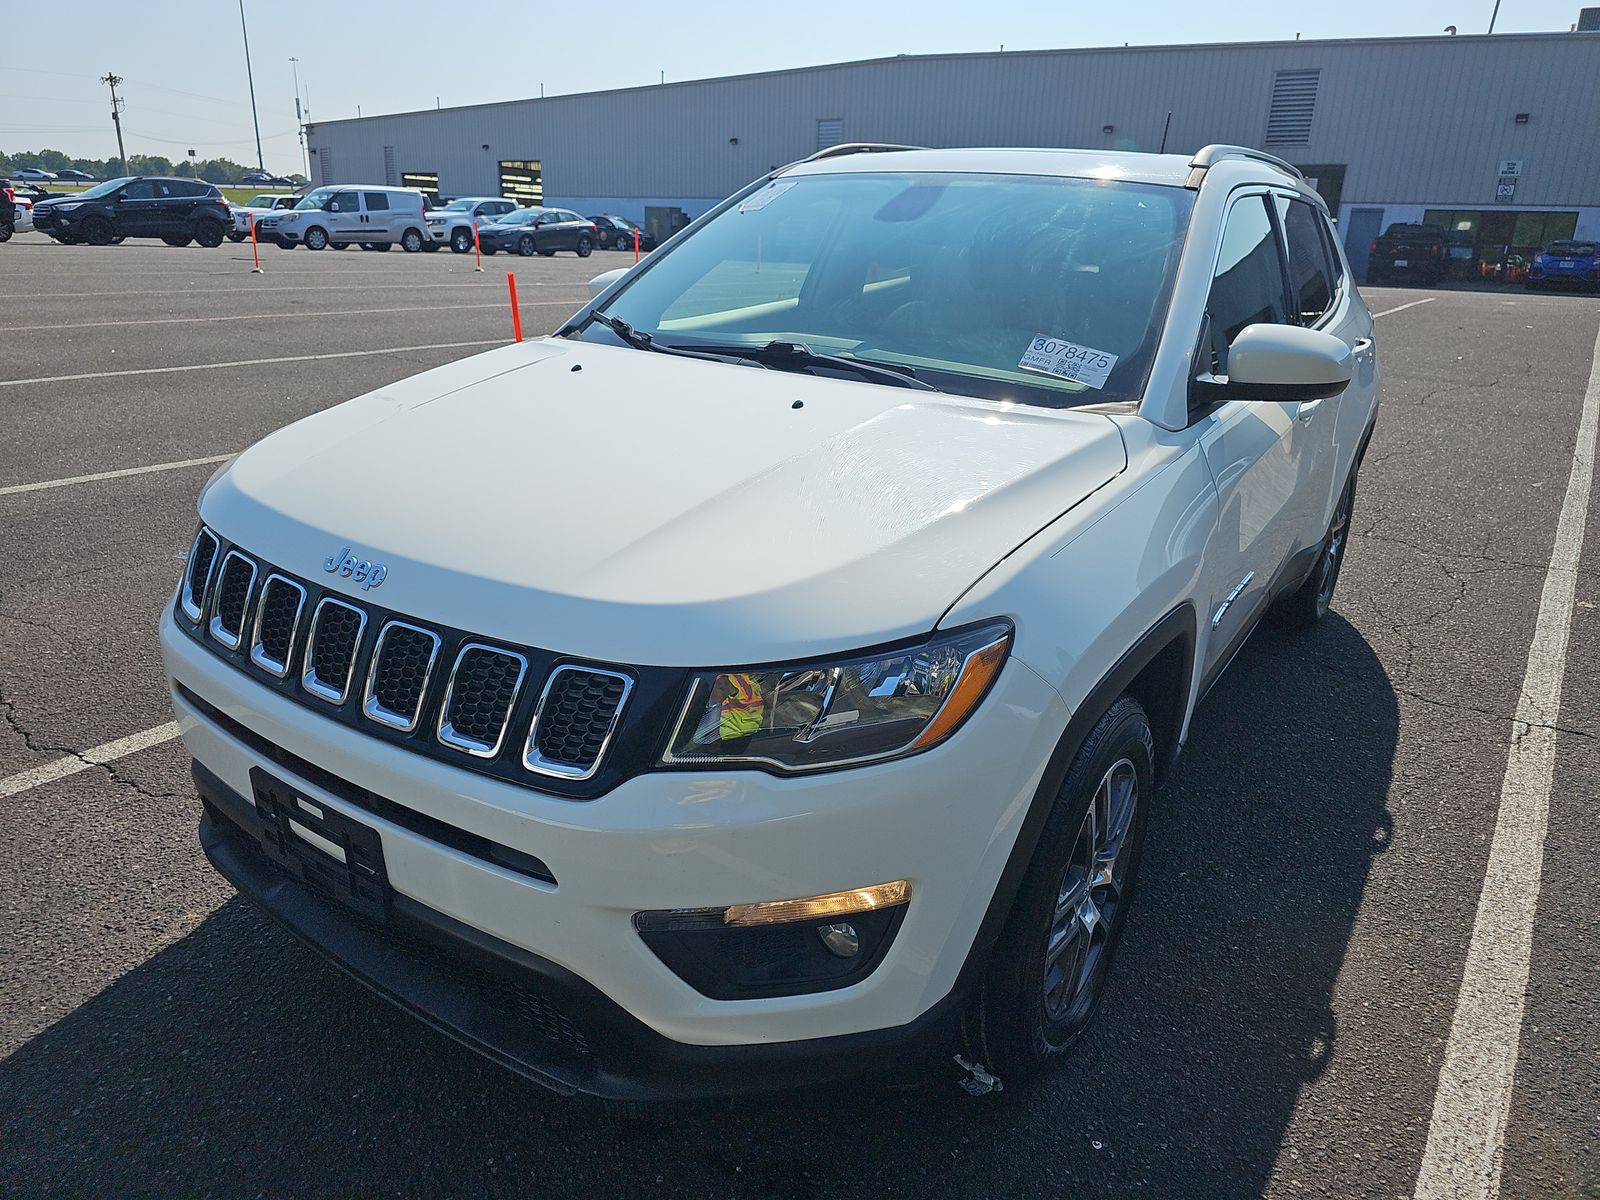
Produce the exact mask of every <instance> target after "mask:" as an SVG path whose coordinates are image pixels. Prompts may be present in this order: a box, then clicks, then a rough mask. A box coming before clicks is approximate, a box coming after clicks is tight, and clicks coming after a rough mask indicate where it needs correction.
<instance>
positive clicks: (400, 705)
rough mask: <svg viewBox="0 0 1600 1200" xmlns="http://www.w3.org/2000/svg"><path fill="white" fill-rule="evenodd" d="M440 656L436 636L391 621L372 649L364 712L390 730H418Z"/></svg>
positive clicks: (429, 632) (427, 631) (423, 630)
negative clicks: (429, 684) (424, 698)
mask: <svg viewBox="0 0 1600 1200" xmlns="http://www.w3.org/2000/svg"><path fill="white" fill-rule="evenodd" d="M438 657H439V635H438V634H437V633H434V632H433V631H432V630H431V629H424V628H422V627H421V626H420V625H411V624H408V623H407V622H405V621H390V622H389V623H388V624H387V625H385V626H384V627H383V629H382V630H380V631H379V633H378V642H377V645H375V646H374V647H373V649H372V666H371V667H370V668H369V669H368V671H367V695H366V698H365V699H364V700H363V701H362V703H361V711H362V712H364V713H366V714H367V716H369V717H371V718H372V719H373V720H374V721H377V722H380V723H381V724H384V725H387V726H389V727H390V728H391V729H402V730H405V731H406V732H407V733H409V732H410V731H411V730H413V729H415V728H416V727H417V720H418V718H419V717H421V716H422V698H423V697H424V696H425V695H426V694H427V691H428V679H429V677H430V676H431V675H432V674H433V664H434V662H435V661H436V660H437V659H438Z"/></svg>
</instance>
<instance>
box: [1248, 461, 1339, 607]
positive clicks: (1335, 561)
mask: <svg viewBox="0 0 1600 1200" xmlns="http://www.w3.org/2000/svg"><path fill="white" fill-rule="evenodd" d="M1356 465H1357V466H1360V464H1359V463H1357V464H1356ZM1355 503H1356V472H1355V469H1354V468H1352V469H1351V471H1350V478H1349V479H1347V480H1346V481H1345V485H1344V491H1343V492H1341V493H1340V494H1339V503H1337V504H1335V505H1334V506H1333V517H1332V518H1331V519H1330V520H1329V521H1328V530H1327V532H1326V533H1325V534H1323V536H1322V545H1321V547H1320V548H1319V549H1318V551H1317V565H1316V566H1314V567H1312V568H1311V574H1310V575H1308V576H1306V580H1305V582H1304V583H1302V584H1301V585H1300V586H1299V587H1297V588H1295V590H1294V591H1292V592H1290V593H1289V594H1288V595H1287V596H1284V597H1282V598H1281V599H1280V600H1278V602H1277V603H1276V604H1274V605H1273V606H1272V608H1271V609H1269V610H1268V612H1269V615H1270V616H1271V617H1272V619H1273V620H1274V621H1275V622H1277V623H1278V624H1279V625H1282V626H1284V627H1285V628H1288V629H1310V628H1311V627H1312V626H1313V625H1315V624H1316V623H1317V622H1318V621H1320V620H1322V618H1323V617H1325V616H1327V615H1328V609H1329V608H1331V607H1332V606H1333V589H1334V588H1335V587H1337V586H1338V585H1339V571H1340V569H1341V568H1343V566H1344V556H1345V550H1346V547H1347V543H1348V542H1349V538H1350V514H1351V513H1352V512H1353V511H1354V510H1355Z"/></svg>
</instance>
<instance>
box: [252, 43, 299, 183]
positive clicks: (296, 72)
mask: <svg viewBox="0 0 1600 1200" xmlns="http://www.w3.org/2000/svg"><path fill="white" fill-rule="evenodd" d="M289 62H290V63H291V64H293V67H294V123H295V126H296V128H297V129H298V130H299V132H300V158H301V159H302V161H304V163H305V167H306V179H307V180H309V179H310V178H311V155H309V154H307V153H306V118H305V113H304V112H303V111H302V110H301V108H300V60H299V59H298V58H291V59H290V60H289ZM265 169H266V168H265V167H263V168H262V170H265Z"/></svg>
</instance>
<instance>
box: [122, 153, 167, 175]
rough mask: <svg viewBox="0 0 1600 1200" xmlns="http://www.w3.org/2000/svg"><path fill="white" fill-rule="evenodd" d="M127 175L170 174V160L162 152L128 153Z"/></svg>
mask: <svg viewBox="0 0 1600 1200" xmlns="http://www.w3.org/2000/svg"><path fill="white" fill-rule="evenodd" d="M128 174H129V175H171V174H172V160H171V159H170V158H167V157H166V156H165V155H162V154H130V155H128Z"/></svg>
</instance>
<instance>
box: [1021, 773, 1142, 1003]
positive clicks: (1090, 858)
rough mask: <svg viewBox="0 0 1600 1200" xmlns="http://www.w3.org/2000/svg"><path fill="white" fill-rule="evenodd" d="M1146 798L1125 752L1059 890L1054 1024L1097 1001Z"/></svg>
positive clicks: (1052, 939) (1050, 964)
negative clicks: (1137, 818) (1142, 800)
mask: <svg viewBox="0 0 1600 1200" xmlns="http://www.w3.org/2000/svg"><path fill="white" fill-rule="evenodd" d="M1138 805H1139V773H1138V771H1137V770H1136V769H1135V768H1134V765H1133V762H1132V760H1130V759H1126V758H1120V759H1118V760H1117V761H1116V762H1115V763H1113V764H1112V765H1111V768H1110V769H1109V770H1108V771H1106V773H1105V775H1104V776H1103V777H1102V778H1101V780H1100V786H1099V787H1097V788H1096V789H1095V793H1094V799H1093V800H1092V801H1091V802H1090V804H1089V811H1088V812H1086V813H1085V814H1084V818H1083V824H1082V825H1081V826H1080V827H1079V829H1078V835H1077V839H1076V840H1075V841H1074V843H1073V847H1072V854H1071V856H1070V857H1069V858H1068V860H1067V868H1066V870H1065V871H1064V872H1063V874H1062V877H1061V884H1060V887H1059V888H1058V889H1057V895H1056V906H1055V913H1054V915H1053V916H1052V918H1051V921H1050V935H1049V937H1048V939H1047V940H1046V943H1045V969H1044V1009H1045V1017H1046V1019H1047V1020H1048V1021H1050V1022H1052V1023H1059V1022H1062V1021H1066V1020H1069V1019H1072V1018H1075V1017H1077V1016H1079V1015H1080V1013H1081V1012H1082V1011H1083V1010H1084V1009H1086V1008H1087V1007H1088V1006H1090V1005H1092V1004H1093V1002H1094V995H1095V989H1096V987H1097V986H1098V982H1099V976H1100V975H1101V973H1102V967H1103V965H1104V961H1105V948H1106V945H1107V943H1108V941H1109V940H1110V936H1111V931H1112V929H1113V928H1114V926H1115V922H1117V921H1118V920H1120V919H1121V916H1122V909H1123V898H1124V895H1125V891H1126V885H1127V881H1128V868H1129V864H1130V862H1131V859H1132V855H1131V854H1129V853H1128V852H1127V851H1128V847H1129V845H1130V841H1131V834H1132V832H1133V826H1134V818H1135V816H1136V814H1137V812H1138Z"/></svg>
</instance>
